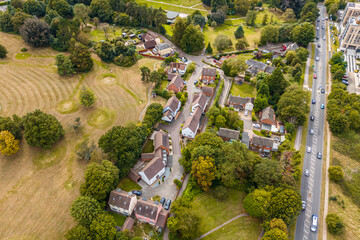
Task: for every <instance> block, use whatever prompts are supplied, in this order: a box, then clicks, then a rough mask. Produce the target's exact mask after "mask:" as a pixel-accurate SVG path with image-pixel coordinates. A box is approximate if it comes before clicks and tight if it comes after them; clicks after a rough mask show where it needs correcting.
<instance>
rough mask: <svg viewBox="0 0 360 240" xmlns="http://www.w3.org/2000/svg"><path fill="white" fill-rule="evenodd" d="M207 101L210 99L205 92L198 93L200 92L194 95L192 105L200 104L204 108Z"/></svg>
mask: <svg viewBox="0 0 360 240" xmlns="http://www.w3.org/2000/svg"><path fill="white" fill-rule="evenodd" d="M207 101H208V99H207V97H206V96H205V94H204V93H198V94H196V95H194V98H193V101H192V104H191V106H194V105H196V104H199V106H200V107H201V108H202V110H204V108H205V105H206V103H207Z"/></svg>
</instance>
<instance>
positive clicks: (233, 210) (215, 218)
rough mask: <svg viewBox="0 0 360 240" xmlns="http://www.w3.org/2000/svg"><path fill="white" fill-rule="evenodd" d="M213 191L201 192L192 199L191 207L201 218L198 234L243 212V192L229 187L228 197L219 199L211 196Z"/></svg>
mask: <svg viewBox="0 0 360 240" xmlns="http://www.w3.org/2000/svg"><path fill="white" fill-rule="evenodd" d="M214 191H216V189H212V190H210V191H208V192H204V193H201V194H199V195H197V196H196V197H195V198H194V200H193V209H194V211H195V212H196V214H197V215H198V216H199V217H200V219H201V223H200V231H199V236H200V235H202V234H204V233H207V232H208V231H210V230H212V229H214V228H216V227H217V226H219V225H221V224H223V223H225V222H226V221H228V220H230V219H232V218H233V217H235V216H237V215H239V214H242V213H244V212H245V210H244V209H243V207H242V202H243V200H244V197H245V195H246V194H245V193H244V192H240V191H237V190H233V189H231V190H230V189H229V192H228V197H227V198H226V199H225V200H223V201H221V200H218V199H216V198H215V197H213V192H214Z"/></svg>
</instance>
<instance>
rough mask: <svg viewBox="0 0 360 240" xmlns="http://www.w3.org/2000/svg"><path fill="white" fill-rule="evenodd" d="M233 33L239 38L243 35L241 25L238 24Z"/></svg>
mask: <svg viewBox="0 0 360 240" xmlns="http://www.w3.org/2000/svg"><path fill="white" fill-rule="evenodd" d="M234 35H235V38H236V39H240V38H243V37H244V29H243V27H242V26H241V25H239V27H238V28H237V29H236V31H235V32H234Z"/></svg>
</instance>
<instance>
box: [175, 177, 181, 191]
mask: <svg viewBox="0 0 360 240" xmlns="http://www.w3.org/2000/svg"><path fill="white" fill-rule="evenodd" d="M174 183H175V185H176V188H177V189H180V188H181V187H182V182H181V181H180V180H179V179H177V178H175V179H174Z"/></svg>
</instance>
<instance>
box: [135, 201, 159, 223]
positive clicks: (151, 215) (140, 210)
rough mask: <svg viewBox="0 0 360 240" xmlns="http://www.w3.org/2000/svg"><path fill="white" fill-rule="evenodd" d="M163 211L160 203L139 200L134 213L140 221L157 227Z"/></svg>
mask: <svg viewBox="0 0 360 240" xmlns="http://www.w3.org/2000/svg"><path fill="white" fill-rule="evenodd" d="M161 209H162V205H161V204H159V203H158V202H153V201H151V200H146V199H139V200H138V202H137V204H136V207H135V208H134V213H135V217H136V218H137V219H138V220H139V221H141V222H145V223H149V224H151V225H155V224H156V222H157V220H158V216H159V213H160V211H161Z"/></svg>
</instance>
